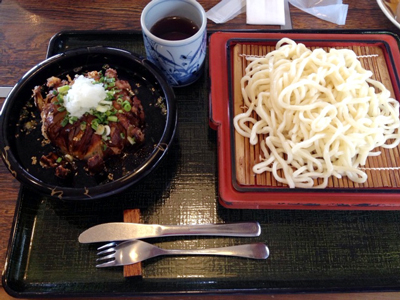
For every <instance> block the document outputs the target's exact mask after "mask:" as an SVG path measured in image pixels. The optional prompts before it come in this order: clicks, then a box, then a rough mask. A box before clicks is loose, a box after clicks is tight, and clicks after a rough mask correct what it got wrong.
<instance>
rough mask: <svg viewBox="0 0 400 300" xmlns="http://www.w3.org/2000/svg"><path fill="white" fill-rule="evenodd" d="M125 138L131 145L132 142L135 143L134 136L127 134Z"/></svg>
mask: <svg viewBox="0 0 400 300" xmlns="http://www.w3.org/2000/svg"><path fill="white" fill-rule="evenodd" d="M126 139H127V140H128V142H129V143H130V144H131V145H133V144H135V143H136V141H135V138H134V137H131V136H128V137H127V138H126Z"/></svg>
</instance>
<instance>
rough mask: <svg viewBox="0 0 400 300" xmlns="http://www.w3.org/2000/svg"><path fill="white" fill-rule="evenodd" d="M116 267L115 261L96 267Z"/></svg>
mask: <svg viewBox="0 0 400 300" xmlns="http://www.w3.org/2000/svg"><path fill="white" fill-rule="evenodd" d="M112 266H115V260H111V261H108V262H105V263H102V264H98V265H96V268H106V267H112Z"/></svg>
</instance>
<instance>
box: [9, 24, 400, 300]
mask: <svg viewBox="0 0 400 300" xmlns="http://www.w3.org/2000/svg"><path fill="white" fill-rule="evenodd" d="M96 45H103V46H113V47H117V48H123V49H127V50H130V51H133V52H136V53H138V54H141V55H144V49H143V46H142V45H143V43H142V37H141V35H140V34H139V33H136V32H61V33H59V34H57V35H56V36H54V38H53V39H52V40H51V41H50V45H49V50H48V55H53V54H55V53H58V52H61V51H64V50H67V49H73V48H77V47H83V46H96ZM175 93H176V96H177V101H178V103H177V107H178V126H177V132H176V138H175V140H174V142H173V145H172V147H171V149H170V152H169V153H168V155H167V158H166V159H165V160H164V161H163V162H162V163H161V164H160V165H159V166H158V168H157V169H156V170H155V171H154V172H153V173H152V174H150V175H149V176H148V177H146V178H145V179H143V180H142V181H140V182H139V184H137V185H135V186H133V187H132V188H129V189H128V190H127V191H125V192H123V193H122V194H119V195H116V196H113V197H110V198H108V199H103V200H96V201H82V202H76V201H75V202H66V201H65V202H63V201H60V200H55V199H50V198H47V197H44V196H42V195H40V194H38V193H36V192H34V191H31V190H28V189H27V188H26V187H24V186H22V187H21V190H20V195H19V199H18V204H17V209H16V213H15V221H14V230H13V234H12V236H11V239H10V245H9V250H8V253H7V259H6V268H5V272H4V274H3V286H4V288H5V289H6V291H7V292H8V293H9V294H11V295H13V296H16V297H25V298H28V297H39V296H52V297H58V296H64V297H75V296H81V297H82V296H117V295H124V296H145V295H156V294H163V295H170V294H187V293H202V294H207V293H213V294H216V293H221V294H222V293H223V294H229V293H288V292H316V291H324V292H332V291H371V290H374V291H378V290H379V291H382V290H399V287H400V212H398V211H324V210H322V211H318V210H317V211H315V210H314V211H307V210H232V209H231V210H229V209H226V208H224V207H222V206H220V205H219V204H218V192H217V172H218V170H217V147H218V142H217V136H216V132H214V131H213V130H212V129H210V127H209V120H208V116H209V112H208V109H209V107H208V96H209V87H208V70H205V73H204V75H203V77H202V78H201V79H200V81H198V82H196V83H195V84H194V85H191V86H189V87H186V88H181V89H176V90H175ZM131 208H139V209H140V210H141V214H142V222H143V223H160V224H195V223H223V222H237V221H258V222H260V223H261V226H262V234H261V236H260V237H257V238H225V237H222V238H221V237H200V238H199V237H175V238H167V239H155V240H151V241H150V242H152V243H155V244H157V245H158V246H161V247H164V248H205V247H222V246H228V245H235V244H242V243H249V242H264V243H266V244H267V245H268V246H269V248H270V252H271V255H270V258H269V259H267V260H265V261H258V260H250V259H244V258H227V257H207V256H205V257H192V256H187V257H163V258H156V259H152V260H148V261H146V262H144V263H143V277H131V278H124V277H123V272H122V267H114V268H105V269H96V268H95V260H96V248H97V247H98V246H99V245H95V244H92V245H87V244H86V245H82V244H79V243H78V235H79V234H80V233H81V232H82V231H83V230H85V229H87V228H88V227H90V226H93V225H96V224H99V223H104V222H112V221H122V219H123V211H124V210H125V209H131Z"/></svg>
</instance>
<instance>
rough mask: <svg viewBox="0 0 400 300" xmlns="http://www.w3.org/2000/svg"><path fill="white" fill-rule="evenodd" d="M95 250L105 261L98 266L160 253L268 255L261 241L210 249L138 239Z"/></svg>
mask: <svg viewBox="0 0 400 300" xmlns="http://www.w3.org/2000/svg"><path fill="white" fill-rule="evenodd" d="M97 250H101V251H100V252H98V253H97V255H99V256H101V257H100V258H98V259H97V261H98V262H103V261H106V262H104V263H101V264H98V265H96V267H98V268H104V267H113V266H124V265H130V264H134V263H138V262H141V261H144V260H146V259H149V258H153V257H157V256H160V255H222V256H236V257H245V258H253V259H266V258H268V256H269V249H268V247H267V246H266V245H264V244H263V243H254V244H245V245H238V246H230V247H221V248H210V249H195V250H183V249H182V250H166V249H161V248H159V247H156V246H154V245H152V244H149V243H146V242H143V241H140V240H133V241H126V242H123V243H120V244H118V245H117V244H116V243H109V244H106V245H104V246H102V247H99V248H98V249H97ZM103 255H104V256H103Z"/></svg>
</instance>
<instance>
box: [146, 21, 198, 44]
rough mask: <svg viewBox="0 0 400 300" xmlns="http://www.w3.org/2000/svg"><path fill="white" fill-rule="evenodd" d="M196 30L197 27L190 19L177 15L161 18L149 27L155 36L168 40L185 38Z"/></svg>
mask: <svg viewBox="0 0 400 300" xmlns="http://www.w3.org/2000/svg"><path fill="white" fill-rule="evenodd" d="M197 31H199V27H198V26H197V25H196V24H195V23H194V22H193V21H192V20H189V19H187V18H184V17H177V16H171V17H166V18H163V19H161V20H159V21H157V23H155V24H154V25H153V27H151V29H150V32H151V33H152V34H154V35H155V36H157V37H159V38H161V39H164V40H169V41H177V40H184V39H187V38H189V37H191V36H192V35H194V34H195V33H196V32H197Z"/></svg>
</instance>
